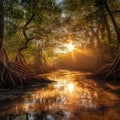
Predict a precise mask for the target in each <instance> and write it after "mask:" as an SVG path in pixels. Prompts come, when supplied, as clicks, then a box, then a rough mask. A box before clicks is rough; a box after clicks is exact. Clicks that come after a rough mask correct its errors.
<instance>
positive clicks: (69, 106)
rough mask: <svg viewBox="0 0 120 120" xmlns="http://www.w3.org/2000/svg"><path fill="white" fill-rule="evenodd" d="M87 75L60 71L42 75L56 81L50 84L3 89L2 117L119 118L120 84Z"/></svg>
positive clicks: (37, 119) (44, 119)
mask: <svg viewBox="0 0 120 120" xmlns="http://www.w3.org/2000/svg"><path fill="white" fill-rule="evenodd" d="M87 74H89V73H87V72H79V71H70V70H57V71H53V72H50V73H46V74H42V75H41V76H42V77H46V78H48V79H51V80H54V81H56V82H53V83H51V84H49V85H45V84H44V85H43V86H42V87H38V86H36V87H35V86H34V87H33V88H30V89H29V90H27V91H24V90H19V91H17V90H16V91H14V90H13V93H14V94H12V93H11V92H9V90H6V91H4V92H3V90H0V92H1V95H0V99H1V101H0V120H119V119H120V86H117V85H113V84H109V83H102V82H103V81H101V82H97V81H94V80H91V79H87V78H86V77H85V75H87ZM23 91H24V92H23ZM4 96H7V98H6V99H5V100H4V99H3V100H2V98H4Z"/></svg>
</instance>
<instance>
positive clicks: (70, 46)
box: [67, 43, 74, 52]
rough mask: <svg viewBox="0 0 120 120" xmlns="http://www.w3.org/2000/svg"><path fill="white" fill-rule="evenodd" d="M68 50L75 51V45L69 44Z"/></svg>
mask: <svg viewBox="0 0 120 120" xmlns="http://www.w3.org/2000/svg"><path fill="white" fill-rule="evenodd" d="M67 49H68V50H69V51H70V52H71V51H73V49H74V45H73V44H72V43H69V44H68V45H67Z"/></svg>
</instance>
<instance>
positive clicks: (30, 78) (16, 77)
mask: <svg viewBox="0 0 120 120" xmlns="http://www.w3.org/2000/svg"><path fill="white" fill-rule="evenodd" d="M0 76H1V78H0V88H11V87H18V86H27V85H32V84H37V83H40V82H44V81H43V78H41V77H38V76H37V75H36V74H34V73H33V72H32V71H31V70H29V69H28V68H26V67H25V66H20V65H17V64H15V63H10V65H8V66H7V67H5V66H4V67H3V68H2V69H1V71H0Z"/></svg>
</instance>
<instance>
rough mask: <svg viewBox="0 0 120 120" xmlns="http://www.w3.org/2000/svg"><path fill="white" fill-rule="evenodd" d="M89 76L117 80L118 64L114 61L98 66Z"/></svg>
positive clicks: (118, 74)
mask: <svg viewBox="0 0 120 120" xmlns="http://www.w3.org/2000/svg"><path fill="white" fill-rule="evenodd" d="M89 78H97V79H105V80H117V79H120V65H119V64H118V65H116V64H114V63H110V64H106V65H104V66H102V67H100V68H98V69H97V70H96V71H95V72H94V73H93V74H91V75H90V76H89Z"/></svg>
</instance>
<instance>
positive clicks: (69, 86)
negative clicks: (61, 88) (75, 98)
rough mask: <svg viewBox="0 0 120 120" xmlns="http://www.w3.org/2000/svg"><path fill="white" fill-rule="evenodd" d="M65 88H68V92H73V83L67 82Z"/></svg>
mask: <svg viewBox="0 0 120 120" xmlns="http://www.w3.org/2000/svg"><path fill="white" fill-rule="evenodd" d="M67 88H68V90H69V92H73V90H74V84H72V83H69V84H68V85H67Z"/></svg>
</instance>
